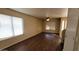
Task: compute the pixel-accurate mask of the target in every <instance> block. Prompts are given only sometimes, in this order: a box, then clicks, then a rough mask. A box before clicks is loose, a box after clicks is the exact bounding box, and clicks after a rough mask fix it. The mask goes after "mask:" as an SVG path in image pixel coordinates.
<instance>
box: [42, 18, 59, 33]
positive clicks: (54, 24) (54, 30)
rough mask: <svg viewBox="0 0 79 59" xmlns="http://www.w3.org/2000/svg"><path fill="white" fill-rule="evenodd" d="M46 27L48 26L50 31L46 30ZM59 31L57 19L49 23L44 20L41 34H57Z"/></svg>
mask: <svg viewBox="0 0 79 59" xmlns="http://www.w3.org/2000/svg"><path fill="white" fill-rule="evenodd" d="M46 25H49V27H50V28H51V29H49V30H46ZM59 31H60V19H59V18H52V19H51V20H50V21H46V20H44V24H43V32H50V33H59Z"/></svg>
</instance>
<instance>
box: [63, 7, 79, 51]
mask: <svg viewBox="0 0 79 59" xmlns="http://www.w3.org/2000/svg"><path fill="white" fill-rule="evenodd" d="M78 17H79V9H77V8H69V9H68V20H67V30H66V34H65V42H64V49H63V50H64V51H73V50H74V45H75V43H74V42H75V37H76V30H77V25H78V20H79V19H78Z"/></svg>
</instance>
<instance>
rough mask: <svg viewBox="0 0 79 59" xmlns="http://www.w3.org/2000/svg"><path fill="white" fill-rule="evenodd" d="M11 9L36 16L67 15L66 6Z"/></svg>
mask: <svg viewBox="0 0 79 59" xmlns="http://www.w3.org/2000/svg"><path fill="white" fill-rule="evenodd" d="M12 9H13V10H16V11H19V12H22V13H25V14H28V15H31V16H34V17H38V18H46V17H51V18H52V17H67V12H68V8H12Z"/></svg>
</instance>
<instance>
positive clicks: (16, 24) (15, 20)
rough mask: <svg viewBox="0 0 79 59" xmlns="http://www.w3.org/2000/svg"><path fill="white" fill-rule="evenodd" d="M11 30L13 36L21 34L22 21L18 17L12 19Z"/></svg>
mask: <svg viewBox="0 0 79 59" xmlns="http://www.w3.org/2000/svg"><path fill="white" fill-rule="evenodd" d="M13 28H14V35H15V36H16V35H20V34H23V19H22V18H18V17H13Z"/></svg>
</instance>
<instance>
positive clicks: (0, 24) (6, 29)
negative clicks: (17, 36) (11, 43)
mask: <svg viewBox="0 0 79 59" xmlns="http://www.w3.org/2000/svg"><path fill="white" fill-rule="evenodd" d="M12 34H13V33H12V25H11V16H7V15H2V14H0V38H6V37H11V36H12Z"/></svg>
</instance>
